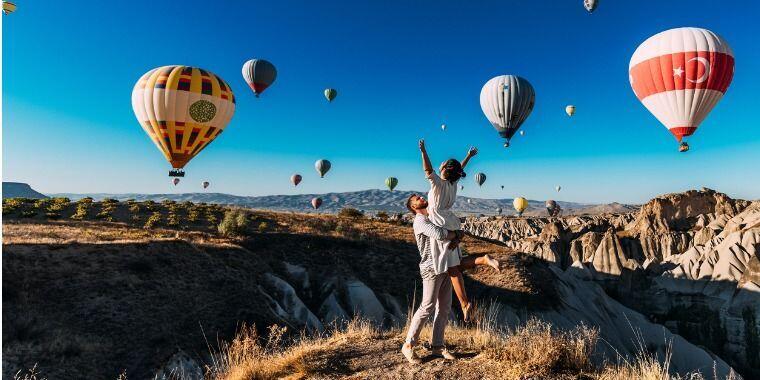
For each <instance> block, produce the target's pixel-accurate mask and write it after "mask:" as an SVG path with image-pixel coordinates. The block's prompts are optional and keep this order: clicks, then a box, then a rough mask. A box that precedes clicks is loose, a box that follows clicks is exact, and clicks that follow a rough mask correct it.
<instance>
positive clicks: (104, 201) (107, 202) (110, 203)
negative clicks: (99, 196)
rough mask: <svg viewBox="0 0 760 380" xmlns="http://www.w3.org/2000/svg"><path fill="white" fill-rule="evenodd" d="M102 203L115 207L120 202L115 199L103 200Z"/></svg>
mask: <svg viewBox="0 0 760 380" xmlns="http://www.w3.org/2000/svg"><path fill="white" fill-rule="evenodd" d="M101 203H103V204H109V205H115V204H118V203H119V201H118V200H116V199H113V198H106V199H103V200H102V201H101Z"/></svg>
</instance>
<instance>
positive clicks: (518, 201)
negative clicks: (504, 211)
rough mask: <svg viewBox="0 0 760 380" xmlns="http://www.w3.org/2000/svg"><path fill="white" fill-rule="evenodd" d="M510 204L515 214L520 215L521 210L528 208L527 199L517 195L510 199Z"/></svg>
mask: <svg viewBox="0 0 760 380" xmlns="http://www.w3.org/2000/svg"><path fill="white" fill-rule="evenodd" d="M512 206H514V208H515V211H517V215H520V216H522V213H523V211H525V209H526V208H528V200H527V199H525V198H523V197H517V198H515V200H514V201H512Z"/></svg>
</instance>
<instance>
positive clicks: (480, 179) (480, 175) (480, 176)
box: [475, 173, 486, 186]
mask: <svg viewBox="0 0 760 380" xmlns="http://www.w3.org/2000/svg"><path fill="white" fill-rule="evenodd" d="M485 181H486V175H485V174H483V173H478V174H475V183H477V184H478V186H483V183H484V182H485Z"/></svg>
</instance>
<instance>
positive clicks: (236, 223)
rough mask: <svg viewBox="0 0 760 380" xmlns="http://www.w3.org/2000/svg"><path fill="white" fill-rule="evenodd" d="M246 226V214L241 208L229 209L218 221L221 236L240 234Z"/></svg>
mask: <svg viewBox="0 0 760 380" xmlns="http://www.w3.org/2000/svg"><path fill="white" fill-rule="evenodd" d="M247 228H248V215H247V214H246V213H245V212H243V211H241V210H229V211H227V212H225V213H224V219H222V222H221V223H219V227H218V230H219V233H220V234H222V235H223V236H241V235H243V234H244V233H245V231H246V229H247Z"/></svg>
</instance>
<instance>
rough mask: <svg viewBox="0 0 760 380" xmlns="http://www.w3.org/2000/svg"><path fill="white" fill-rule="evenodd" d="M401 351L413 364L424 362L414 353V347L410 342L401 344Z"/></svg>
mask: <svg viewBox="0 0 760 380" xmlns="http://www.w3.org/2000/svg"><path fill="white" fill-rule="evenodd" d="M401 353H402V354H404V357H405V358H406V360H407V361H409V363H411V364H420V363H422V360H420V358H419V357H418V356H417V354H415V353H414V347H412V345H411V344H409V343H404V345H403V346H401Z"/></svg>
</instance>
